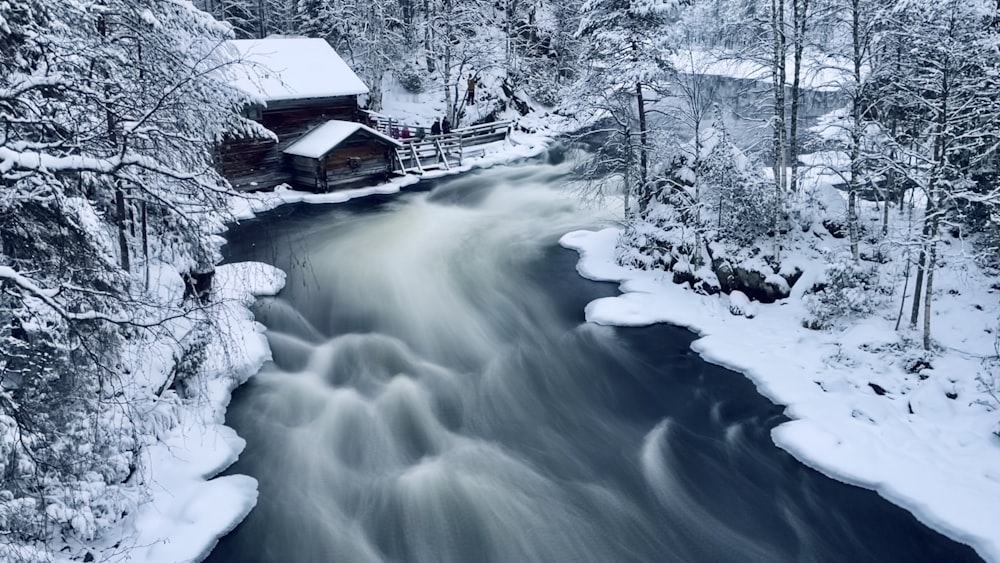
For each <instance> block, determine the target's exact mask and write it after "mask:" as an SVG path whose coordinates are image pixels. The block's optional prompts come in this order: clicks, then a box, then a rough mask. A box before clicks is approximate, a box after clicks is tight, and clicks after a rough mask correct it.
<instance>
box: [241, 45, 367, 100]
mask: <svg viewBox="0 0 1000 563" xmlns="http://www.w3.org/2000/svg"><path fill="white" fill-rule="evenodd" d="M227 43H228V44H229V45H230V46H231V47H233V48H234V49H235V50H236V54H237V55H238V56H239V58H240V60H241V62H242V63H243V64H238V65H236V69H235V71H234V73H233V78H234V80H235V86H237V87H238V88H240V89H241V90H244V91H246V92H247V93H249V94H251V95H253V96H255V97H259V98H261V99H262V100H263V101H265V102H272V101H281V100H297V99H304V98H330V97H336V96H354V95H360V94H367V93H368V87H367V86H365V84H364V82H362V81H361V79H360V78H358V75H356V74H354V71H352V70H351V68H350V67H349V66H347V63H345V62H344V59H342V58H340V55H338V54H337V52H336V51H334V50H333V47H331V46H330V44H329V43H327V42H326V41H325V40H323V39H314V38H309V37H271V38H267V39H239V40H232V41H228V42H227Z"/></svg>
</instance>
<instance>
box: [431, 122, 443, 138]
mask: <svg viewBox="0 0 1000 563" xmlns="http://www.w3.org/2000/svg"><path fill="white" fill-rule="evenodd" d="M440 134H441V120H440V119H435V120H434V123H433V124H432V125H431V135H440Z"/></svg>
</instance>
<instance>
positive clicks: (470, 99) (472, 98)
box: [465, 73, 479, 106]
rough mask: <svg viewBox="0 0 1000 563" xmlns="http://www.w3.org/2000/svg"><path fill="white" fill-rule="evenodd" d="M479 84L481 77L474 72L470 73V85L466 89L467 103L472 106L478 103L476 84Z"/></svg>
mask: <svg viewBox="0 0 1000 563" xmlns="http://www.w3.org/2000/svg"><path fill="white" fill-rule="evenodd" d="M478 84H479V79H478V78H476V77H475V75H473V74H472V73H469V82H468V87H467V89H466V91H465V103H467V104H469V105H470V106H474V105H476V85H478Z"/></svg>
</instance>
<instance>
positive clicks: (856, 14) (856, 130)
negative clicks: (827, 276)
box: [847, 0, 863, 261]
mask: <svg viewBox="0 0 1000 563" xmlns="http://www.w3.org/2000/svg"><path fill="white" fill-rule="evenodd" d="M851 36H852V37H851V39H852V43H853V59H854V61H853V62H854V74H853V79H854V92H853V93H852V95H851V119H852V120H853V121H854V123H852V124H851V179H850V182H848V188H847V222H848V225H847V227H848V231H849V232H850V240H851V257H852V258H854V260H855V261H857V260H858V259H859V258H860V256H861V254H860V250H859V248H858V238H859V236H858V204H857V199H858V182H859V179H860V178H861V134H862V128H861V119H862V116H863V115H862V108H861V104H862V103H863V100H862V98H861V64H862V62H863V61H862V60H861V59H862V55H863V53H862V46H861V5H860V0H852V11H851Z"/></svg>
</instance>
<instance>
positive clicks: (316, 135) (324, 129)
mask: <svg viewBox="0 0 1000 563" xmlns="http://www.w3.org/2000/svg"><path fill="white" fill-rule="evenodd" d="M358 131H364V132H366V133H368V134H370V135H372V136H374V137H376V138H379V139H383V140H385V141H386V142H388V143H391V144H392V145H393V146H396V147H401V146H403V145H402V143H400V142H399V141H397V140H396V139H393V138H392V137H387V136H386V135H383V134H382V133H379V132H378V131H376V130H374V129H372V128H371V127H367V126H365V125H362V124H360V123H354V122H352V121H337V120H331V121H327V122H326V123H324V124H323V125H320V126H319V127H317V128H315V129H313V130H312V131H310V132H309V133H308V134H306V136H305V137H302V138H301V139H299V140H298V141H295V142H294V143H292V144H291V145H289V147H288V148H286V149H285V150H284V151H283V152H284V153H285V154H290V155H294V156H304V157H307V158H322V157H323V155H325V154H326V153H328V152H330V151H331V150H333V149H334V148H335V147H336V146H337V145H339V144H340V143H343V142H344V141H345V140H347V138H348V137H350V136H351V135H353V134H354V133H356V132H358Z"/></svg>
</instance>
